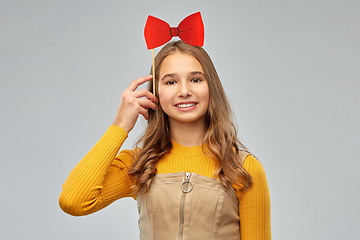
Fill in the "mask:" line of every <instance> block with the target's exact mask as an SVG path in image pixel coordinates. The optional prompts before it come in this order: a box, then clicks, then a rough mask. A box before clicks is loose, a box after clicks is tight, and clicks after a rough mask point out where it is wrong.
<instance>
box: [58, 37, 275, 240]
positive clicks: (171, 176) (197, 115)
mask: <svg viewBox="0 0 360 240" xmlns="http://www.w3.org/2000/svg"><path fill="white" fill-rule="evenodd" d="M155 66H156V68H155V76H156V79H155V80H156V84H155V86H156V89H155V90H156V93H157V96H154V95H153V94H152V92H153V89H152V84H148V86H149V87H148V90H146V89H142V90H137V88H138V87H139V86H140V85H141V84H143V83H146V82H148V81H149V80H151V79H152V76H146V77H142V78H139V79H136V80H134V81H133V82H132V83H131V84H130V86H129V87H128V88H127V89H126V90H125V91H124V92H123V93H122V95H121V102H120V106H119V109H118V111H117V114H116V116H115V119H114V122H113V125H111V126H110V127H109V128H108V130H107V131H106V132H105V134H104V135H103V136H102V138H101V139H100V140H99V141H98V143H96V145H95V146H94V147H93V148H92V149H91V150H90V152H89V153H88V154H87V155H86V156H85V157H84V158H83V159H82V160H81V162H80V163H79V164H78V165H77V166H76V167H75V169H74V170H73V171H71V173H70V175H69V177H68V178H67V180H66V182H65V184H64V185H63V190H62V192H61V195H60V199H59V202H60V207H61V208H62V209H63V211H65V212H66V213H69V214H71V215H74V216H81V215H86V214H90V213H93V212H96V211H99V210H100V209H102V208H104V207H106V206H107V205H109V204H111V203H112V202H114V201H116V200H118V199H120V198H123V197H133V198H134V199H136V200H137V202H138V208H139V214H140V216H139V228H140V239H142V240H145V239H154V240H163V239H164V240H165V239H166V240H169V239H183V240H188V239H226V240H229V239H234V240H235V239H237V240H239V239H240V238H241V239H242V240H255V239H271V229H270V195H269V189H268V184H267V180H266V176H265V172H264V170H263V167H262V165H261V164H260V162H259V161H258V160H257V159H256V158H255V157H254V156H253V155H251V154H249V153H248V152H247V150H246V148H245V146H244V145H242V144H241V143H240V141H239V140H238V138H237V132H236V127H235V126H234V123H233V119H232V114H231V109H230V106H229V103H228V101H227V99H226V95H225V92H224V90H223V88H222V85H221V82H220V80H219V77H218V75H217V73H216V70H215V67H214V65H213V63H212V61H211V59H210V57H209V56H208V54H207V53H206V52H205V50H204V49H203V48H201V47H195V46H191V45H188V44H186V43H184V42H182V41H175V42H170V43H168V44H167V45H165V46H164V47H163V48H162V50H161V51H160V52H159V53H158V55H157V56H156V59H155ZM139 115H143V117H144V118H145V119H147V123H148V124H147V128H146V131H145V134H144V136H142V138H141V139H140V140H139V142H138V144H137V145H138V146H139V147H137V148H135V149H134V150H122V151H121V152H120V153H119V150H120V148H121V145H122V144H123V142H124V141H125V139H126V138H127V136H128V134H129V132H130V131H131V130H132V129H133V127H134V125H135V123H136V121H137V119H138V117H139ZM118 153H119V154H118Z"/></svg>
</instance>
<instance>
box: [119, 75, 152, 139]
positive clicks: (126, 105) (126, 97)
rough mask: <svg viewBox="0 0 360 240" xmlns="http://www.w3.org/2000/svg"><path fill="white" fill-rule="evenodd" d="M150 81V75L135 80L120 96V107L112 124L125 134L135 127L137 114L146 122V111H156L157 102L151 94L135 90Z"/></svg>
mask: <svg viewBox="0 0 360 240" xmlns="http://www.w3.org/2000/svg"><path fill="white" fill-rule="evenodd" d="M150 79H152V76H151V75H150V76H146V77H141V78H138V79H135V80H134V81H133V82H132V83H131V84H130V86H129V87H128V88H127V89H126V90H125V91H123V92H122V94H121V101H120V105H119V108H118V111H117V113H116V116H115V119H114V122H113V124H114V125H117V126H119V127H121V128H122V129H124V130H125V131H126V132H127V133H129V132H130V131H131V130H132V129H133V127H134V126H135V123H136V121H137V119H138V117H139V114H141V115H143V116H144V118H145V119H146V120H147V119H148V117H149V115H148V112H147V109H149V108H151V109H153V110H154V111H156V110H157V106H156V104H155V102H157V101H158V100H157V98H156V97H155V96H154V95H153V94H152V93H151V92H149V91H148V90H147V89H140V90H136V89H137V88H138V87H139V86H140V85H141V84H143V83H145V82H147V81H149V80H150Z"/></svg>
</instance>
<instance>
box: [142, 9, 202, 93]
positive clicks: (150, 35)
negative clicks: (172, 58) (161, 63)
mask: <svg viewBox="0 0 360 240" xmlns="http://www.w3.org/2000/svg"><path fill="white" fill-rule="evenodd" d="M144 35H145V41H146V45H147V48H148V49H152V76H153V94H154V95H156V94H155V60H154V59H155V54H154V48H156V47H159V46H161V45H164V44H165V43H167V42H168V41H170V40H171V38H172V37H179V38H180V39H181V40H183V41H184V42H185V43H187V44H190V45H193V46H198V47H202V46H203V45H204V23H203V21H202V18H201V14H200V12H197V13H194V14H191V15H189V16H187V17H186V18H184V20H182V21H181V22H180V23H179V26H177V27H170V25H169V24H168V23H167V22H165V21H163V20H161V19H159V18H156V17H153V16H150V15H149V16H148V18H147V21H146V24H145V29H144Z"/></svg>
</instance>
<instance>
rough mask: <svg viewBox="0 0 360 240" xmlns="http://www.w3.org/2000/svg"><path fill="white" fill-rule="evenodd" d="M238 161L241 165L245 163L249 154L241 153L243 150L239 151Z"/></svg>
mask: <svg viewBox="0 0 360 240" xmlns="http://www.w3.org/2000/svg"><path fill="white" fill-rule="evenodd" d="M239 155H240V160H241V163H243V162H244V161H245V158H246V157H247V156H248V155H251V153H249V152H247V151H243V150H240V153H239Z"/></svg>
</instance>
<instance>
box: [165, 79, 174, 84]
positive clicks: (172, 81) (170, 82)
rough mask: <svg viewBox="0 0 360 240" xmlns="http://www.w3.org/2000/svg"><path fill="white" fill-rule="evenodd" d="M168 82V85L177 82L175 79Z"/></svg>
mask: <svg viewBox="0 0 360 240" xmlns="http://www.w3.org/2000/svg"><path fill="white" fill-rule="evenodd" d="M166 84H167V85H172V84H175V81H174V80H170V81H167V82H166Z"/></svg>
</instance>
